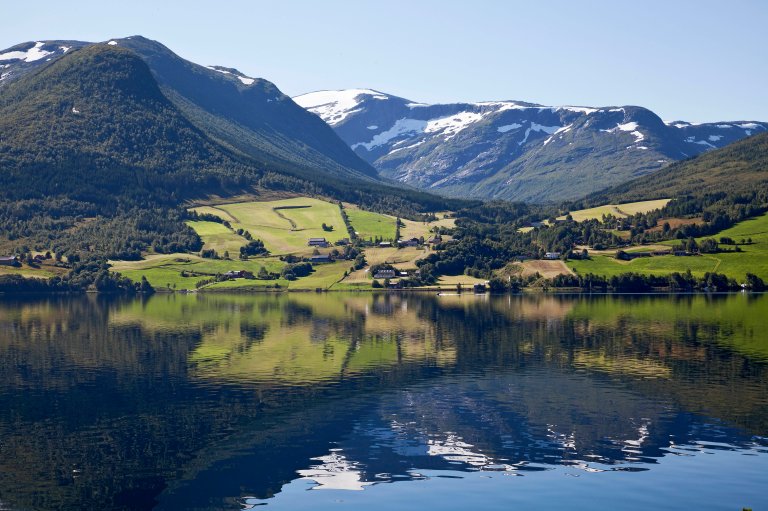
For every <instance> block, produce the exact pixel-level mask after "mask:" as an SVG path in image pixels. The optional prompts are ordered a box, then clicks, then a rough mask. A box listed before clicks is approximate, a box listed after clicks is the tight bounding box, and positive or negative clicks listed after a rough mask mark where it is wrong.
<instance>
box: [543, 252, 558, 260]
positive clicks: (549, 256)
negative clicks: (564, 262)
mask: <svg viewBox="0 0 768 511" xmlns="http://www.w3.org/2000/svg"><path fill="white" fill-rule="evenodd" d="M544 259H550V260H554V259H560V252H547V253H546V254H544Z"/></svg>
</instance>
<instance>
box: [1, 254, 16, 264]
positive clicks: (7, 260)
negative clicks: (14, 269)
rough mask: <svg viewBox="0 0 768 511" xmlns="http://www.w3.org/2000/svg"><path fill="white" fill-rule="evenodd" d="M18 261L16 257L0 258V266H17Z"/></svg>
mask: <svg viewBox="0 0 768 511" xmlns="http://www.w3.org/2000/svg"><path fill="white" fill-rule="evenodd" d="M18 265H19V260H18V258H17V257H16V256H8V257H0V266H18Z"/></svg>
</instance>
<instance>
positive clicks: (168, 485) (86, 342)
mask: <svg viewBox="0 0 768 511" xmlns="http://www.w3.org/2000/svg"><path fill="white" fill-rule="evenodd" d="M766 313H768V299H766V298H765V297H763V296H757V297H755V296H749V295H728V296H718V297H706V296H686V297H666V296H655V297H654V296H650V297H649V296H644V297H631V296H627V297H605V296H600V297H567V296H523V297H507V296H505V297H498V298H496V297H492V298H491V299H483V300H479V299H477V298H475V297H473V296H452V297H436V296H426V295H387V294H380V295H369V294H354V295H341V294H329V295H315V294H298V295H297V294H291V295H263V296H262V295H260V296H242V295H238V296H224V295H206V296H202V295H201V296H183V295H172V296H156V297H153V298H151V299H149V300H135V301H134V300H128V301H123V300H117V301H110V300H102V299H97V298H94V297H89V298H82V299H81V298H77V299H53V300H37V301H6V302H2V303H0V502H2V503H4V504H3V505H5V506H7V507H10V508H12V509H15V508H19V509H52V508H58V509H85V508H102V509H152V508H161V509H189V508H197V509H222V508H231V509H237V508H241V507H243V506H245V507H248V506H255V505H258V504H263V503H269V504H271V503H273V500H274V499H273V497H274V496H275V495H277V494H278V493H280V492H281V491H282V489H283V488H284V487H285V486H286V485H288V484H296V483H295V482H294V483H291V481H305V482H306V483H307V484H308V487H309V488H314V489H323V490H331V491H334V490H336V491H339V490H363V489H369V487H371V486H377V485H380V484H381V483H393V482H398V481H405V480H410V481H414V480H416V481H418V480H425V479H427V476H425V475H424V474H425V473H430V471H440V472H441V473H444V474H449V473H453V472H455V471H461V472H467V473H471V472H482V473H501V474H506V475H509V476H515V475H517V476H519V475H525V474H529V475H531V476H535V472H539V471H543V470H550V469H552V468H553V467H562V468H564V469H567V470H569V471H570V472H569V473H570V474H575V475H578V474H579V473H585V474H586V473H599V472H633V471H651V472H653V471H654V470H656V469H655V468H654V467H657V466H658V465H659V464H660V463H661V462H662V461H663V460H664V459H665V458H668V457H670V456H673V457H679V456H695V457H696V456H697V457H698V458H701V457H702V456H701V453H703V452H707V453H709V452H719V451H722V450H723V449H730V450H734V452H743V453H745V454H751V455H755V456H752V457H747V458H745V460H747V461H745V462H744V463H754V464H756V465H755V466H757V464H758V463H763V465H761V466H765V462H764V461H763V460H764V459H765V458H766V456H765V454H766V450H767V448H766V445H767V442H766V440H765V437H766V435H767V433H768V406H767V405H768V392H766V391H767V390H768V338H766V332H768V314H766ZM753 460H755V461H753ZM757 460H759V461H757ZM721 477H724V478H725V479H727V477H728V475H727V474H724V475H723V474H721ZM397 487H400V486H399V485H393V486H391V488H397ZM620 490H621V488H616V490H615V491H620ZM391 491H395V490H391ZM319 493H324V492H319ZM363 493H365V492H363ZM278 500H279V499H278Z"/></svg>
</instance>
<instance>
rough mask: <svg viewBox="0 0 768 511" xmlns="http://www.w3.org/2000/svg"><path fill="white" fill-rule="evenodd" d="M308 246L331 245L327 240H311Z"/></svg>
mask: <svg viewBox="0 0 768 511" xmlns="http://www.w3.org/2000/svg"><path fill="white" fill-rule="evenodd" d="M307 245H308V246H310V247H328V246H330V244H329V243H328V242H327V241H326V239H325V238H309V241H308V242H307Z"/></svg>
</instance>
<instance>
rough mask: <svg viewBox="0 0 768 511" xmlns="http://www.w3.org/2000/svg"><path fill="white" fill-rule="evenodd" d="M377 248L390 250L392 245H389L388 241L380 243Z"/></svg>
mask: <svg viewBox="0 0 768 511" xmlns="http://www.w3.org/2000/svg"><path fill="white" fill-rule="evenodd" d="M379 247H381V248H391V247H392V243H390V242H389V241H382V242H381V243H379Z"/></svg>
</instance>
